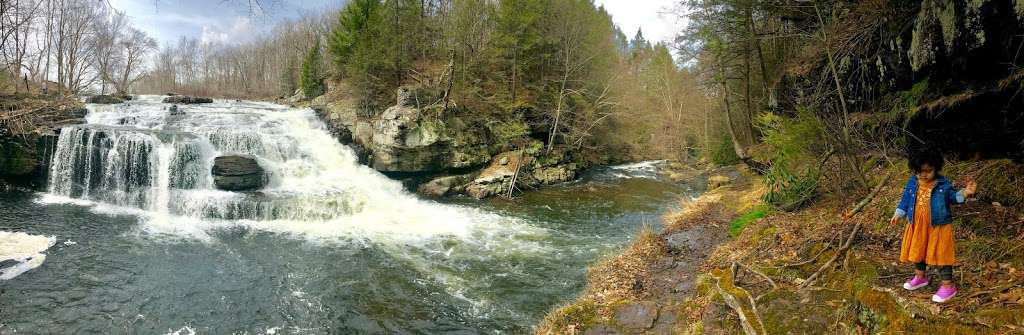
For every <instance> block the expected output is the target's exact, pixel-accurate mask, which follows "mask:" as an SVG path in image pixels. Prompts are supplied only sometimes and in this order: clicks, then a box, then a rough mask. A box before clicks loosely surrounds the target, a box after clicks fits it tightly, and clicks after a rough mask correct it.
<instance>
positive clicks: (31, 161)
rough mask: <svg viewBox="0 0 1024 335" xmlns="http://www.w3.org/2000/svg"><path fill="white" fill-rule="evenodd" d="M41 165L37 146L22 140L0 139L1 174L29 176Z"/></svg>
mask: <svg viewBox="0 0 1024 335" xmlns="http://www.w3.org/2000/svg"><path fill="white" fill-rule="evenodd" d="M38 166H39V158H38V156H37V155H36V149H35V146H33V145H29V144H26V143H25V142H22V141H17V140H11V141H0V176H8V177H28V176H31V175H32V174H33V173H35V171H36V168H37V167H38Z"/></svg>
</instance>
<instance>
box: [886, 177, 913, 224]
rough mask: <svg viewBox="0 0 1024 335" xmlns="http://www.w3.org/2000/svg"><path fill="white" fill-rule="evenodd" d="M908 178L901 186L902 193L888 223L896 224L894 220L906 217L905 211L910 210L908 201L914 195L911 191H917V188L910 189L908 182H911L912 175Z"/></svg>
mask: <svg viewBox="0 0 1024 335" xmlns="http://www.w3.org/2000/svg"><path fill="white" fill-rule="evenodd" d="M910 178H911V179H908V180H907V184H906V185H904V186H903V194H902V195H901V196H900V203H899V205H897V206H896V212H895V213H893V215H892V219H890V220H889V223H892V224H896V221H898V220H899V219H902V218H904V217H906V216H907V211H909V210H910V206H911V205H912V204H911V203H910V201H911V199H910V198H911V197H912V196H913V195H914V193H913V192H916V191H917V190H913V189H911V187H910V184H911V181H913V178H914V177H910Z"/></svg>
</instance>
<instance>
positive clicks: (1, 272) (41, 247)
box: [0, 231, 57, 280]
mask: <svg viewBox="0 0 1024 335" xmlns="http://www.w3.org/2000/svg"><path fill="white" fill-rule="evenodd" d="M54 243H57V239H56V238H54V237H53V236H37V235H29V234H26V233H21V232H6V231H0V263H3V262H9V261H13V262H14V265H11V266H6V267H3V268H0V280H10V279H12V278H14V277H17V276H18V275H20V274H22V273H25V272H26V271H29V270H32V269H35V268H37V267H39V266H40V265H43V261H45V260H46V254H44V253H43V252H44V251H46V249H49V248H50V247H52V246H53V245H54Z"/></svg>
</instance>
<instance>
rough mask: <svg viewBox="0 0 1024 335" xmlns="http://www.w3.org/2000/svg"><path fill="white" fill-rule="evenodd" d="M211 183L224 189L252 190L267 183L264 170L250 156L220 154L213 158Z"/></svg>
mask: <svg viewBox="0 0 1024 335" xmlns="http://www.w3.org/2000/svg"><path fill="white" fill-rule="evenodd" d="M211 172H212V174H213V183H214V185H215V186H216V187H217V188H218V189H221V190H225V191H253V190H258V189H260V188H263V186H265V185H266V184H267V176H266V172H265V171H264V170H263V168H262V167H260V164H259V163H258V162H256V159H255V158H253V157H250V156H241V155H233V156H221V157H217V158H215V159H214V160H213V169H212V171H211Z"/></svg>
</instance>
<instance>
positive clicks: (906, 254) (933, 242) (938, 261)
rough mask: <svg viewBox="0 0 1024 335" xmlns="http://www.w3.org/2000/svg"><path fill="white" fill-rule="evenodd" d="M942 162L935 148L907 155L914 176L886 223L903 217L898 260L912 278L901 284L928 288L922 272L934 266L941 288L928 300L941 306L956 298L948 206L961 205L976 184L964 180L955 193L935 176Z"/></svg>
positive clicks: (948, 185) (974, 190)
mask: <svg viewBox="0 0 1024 335" xmlns="http://www.w3.org/2000/svg"><path fill="white" fill-rule="evenodd" d="M944 164H945V161H944V160H943V158H942V154H941V153H940V152H939V151H938V150H936V149H923V150H920V151H916V152H914V153H911V156H910V161H909V162H908V165H909V166H910V170H911V171H913V172H914V175H912V176H910V180H909V181H907V186H906V187H904V188H903V197H902V198H901V199H900V204H899V206H898V207H897V208H896V213H895V214H894V215H893V217H892V219H891V220H890V223H892V224H896V222H898V221H899V220H900V219H902V218H906V219H907V222H908V223H909V224H908V225H907V226H906V228H904V229H903V244H902V246H901V247H900V261H901V262H910V263H914V267H915V271H914V277H913V278H910V279H908V280H907V282H906V283H904V284H903V288H905V289H907V290H916V289H919V288H921V287H924V286H927V285H928V278H927V277H925V270H926V269H927V266H928V265H931V266H932V267H938V269H939V276H940V277H941V278H942V286H940V287H939V290H938V291H937V292H935V295H932V301H934V302H937V303H943V302H946V301H948V300H949V299H951V298H953V296H955V295H956V286H955V285H953V264H954V263H955V262H956V259H955V258H954V250H953V227H952V226H951V225H950V223H951V222H952V221H953V217H952V212H951V211H950V209H949V205H950V204H953V203H958V204H962V203H964V201H966V199H967V198H968V197H970V196H972V195H974V194H975V192H976V191H977V187H978V185H977V184H976V183H975V182H974V181H968V182H967V187H965V188H964V189H962V190H959V191H957V190H956V189H955V188H953V183H951V182H950V181H949V180H948V179H946V177H943V176H941V175H939V171H942V166H943V165H944Z"/></svg>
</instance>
